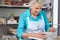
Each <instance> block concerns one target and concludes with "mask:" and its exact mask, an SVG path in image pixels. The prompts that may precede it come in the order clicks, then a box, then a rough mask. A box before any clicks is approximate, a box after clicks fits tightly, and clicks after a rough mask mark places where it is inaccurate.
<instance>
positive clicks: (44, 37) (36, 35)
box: [34, 33, 47, 39]
mask: <svg viewBox="0 0 60 40" xmlns="http://www.w3.org/2000/svg"><path fill="white" fill-rule="evenodd" d="M34 37H35V38H40V39H46V38H47V35H46V34H44V33H37V34H34Z"/></svg>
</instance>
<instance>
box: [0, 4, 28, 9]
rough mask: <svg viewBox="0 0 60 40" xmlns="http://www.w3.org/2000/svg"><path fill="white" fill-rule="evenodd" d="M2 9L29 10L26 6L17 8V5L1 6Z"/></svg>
mask: <svg viewBox="0 0 60 40" xmlns="http://www.w3.org/2000/svg"><path fill="white" fill-rule="evenodd" d="M0 8H18V9H19V8H21V9H28V8H29V7H25V6H17V5H0Z"/></svg>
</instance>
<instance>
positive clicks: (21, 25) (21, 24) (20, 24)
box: [17, 15, 25, 40]
mask: <svg viewBox="0 0 60 40" xmlns="http://www.w3.org/2000/svg"><path fill="white" fill-rule="evenodd" d="M24 25H25V23H24V15H21V16H20V18H19V22H18V28H17V36H18V38H19V39H21V37H22V35H23V33H24ZM21 40H22V39H21Z"/></svg>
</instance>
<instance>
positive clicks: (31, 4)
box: [29, 1, 42, 6]
mask: <svg viewBox="0 0 60 40" xmlns="http://www.w3.org/2000/svg"><path fill="white" fill-rule="evenodd" d="M35 3H38V4H40V5H41V6H42V4H41V3H40V2H33V1H32V2H30V4H29V6H33V5H34V4H35Z"/></svg>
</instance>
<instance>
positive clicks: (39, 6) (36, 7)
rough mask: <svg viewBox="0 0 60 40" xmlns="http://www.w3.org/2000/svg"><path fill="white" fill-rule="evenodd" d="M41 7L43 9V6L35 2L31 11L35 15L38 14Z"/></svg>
mask: <svg viewBox="0 0 60 40" xmlns="http://www.w3.org/2000/svg"><path fill="white" fill-rule="evenodd" d="M41 9H42V6H41V5H40V4H38V3H35V4H34V5H33V7H32V9H31V13H33V14H34V15H38V14H39V12H40V11H41Z"/></svg>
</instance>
